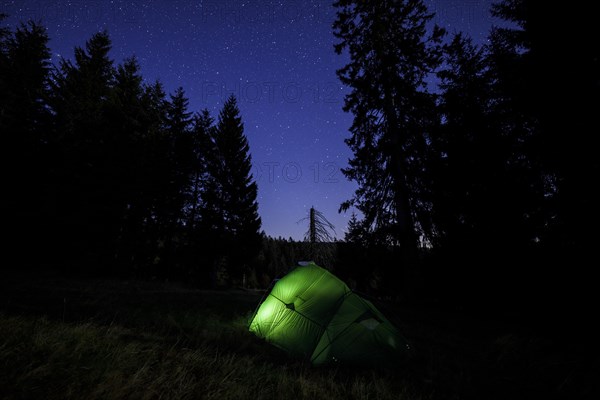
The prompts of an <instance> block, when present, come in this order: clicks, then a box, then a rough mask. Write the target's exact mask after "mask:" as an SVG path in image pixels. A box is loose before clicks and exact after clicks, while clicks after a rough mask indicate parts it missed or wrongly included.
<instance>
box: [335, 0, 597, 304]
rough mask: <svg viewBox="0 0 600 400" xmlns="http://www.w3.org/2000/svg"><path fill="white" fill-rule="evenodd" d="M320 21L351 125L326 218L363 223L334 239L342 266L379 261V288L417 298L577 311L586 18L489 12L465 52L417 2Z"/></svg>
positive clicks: (584, 218) (586, 113)
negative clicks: (384, 260)
mask: <svg viewBox="0 0 600 400" xmlns="http://www.w3.org/2000/svg"><path fill="white" fill-rule="evenodd" d="M334 6H335V7H336V9H337V17H336V21H335V23H334V25H333V28H334V34H335V36H336V38H337V44H336V48H335V50H336V52H337V53H338V54H346V55H347V56H348V57H349V62H348V64H346V65H345V66H344V67H342V68H341V69H340V70H339V71H338V76H339V78H340V80H341V82H342V83H343V84H345V85H347V86H348V87H349V88H350V89H351V92H350V94H349V95H348V96H347V97H346V100H345V106H344V107H345V110H346V111H348V112H350V113H352V114H353V116H354V122H353V125H352V127H351V129H350V133H351V135H350V137H349V138H348V139H347V140H346V143H347V144H348V146H349V147H350V149H351V150H352V151H353V153H354V157H353V158H352V159H351V160H350V163H349V166H348V168H346V169H345V170H344V171H343V172H344V173H345V175H346V176H347V177H348V178H349V179H351V180H354V181H356V182H357V184H358V186H359V188H358V190H357V191H356V193H355V195H354V196H353V198H351V199H350V200H349V201H348V202H346V203H344V204H343V205H342V210H350V209H352V208H353V207H355V208H357V209H358V210H359V211H360V212H361V214H362V215H363V216H364V218H362V219H354V220H353V221H352V224H351V226H350V227H349V235H348V236H347V239H348V241H350V242H354V243H356V244H360V245H361V246H362V248H363V251H362V252H359V253H358V256H360V255H361V254H367V253H365V251H364V250H368V249H369V248H371V249H375V248H377V247H378V246H379V247H383V248H387V249H391V250H392V252H393V253H394V254H395V255H394V257H393V259H394V260H396V264H395V266H394V267H393V268H388V269H387V271H386V272H387V275H386V276H387V277H388V279H386V280H385V281H386V282H387V283H388V285H389V286H390V287H394V286H395V287H398V285H400V286H401V287H402V288H403V289H404V292H405V293H410V292H411V291H412V292H415V291H416V292H418V293H419V294H418V296H423V295H424V293H429V294H430V295H432V296H437V297H441V298H452V299H459V300H464V302H467V303H469V302H471V303H472V302H473V299H477V301H478V302H483V303H486V301H485V300H492V301H497V302H500V303H501V304H504V305H506V304H508V303H510V302H514V303H515V304H520V303H522V302H523V301H524V300H527V301H530V300H532V301H533V302H536V303H537V304H538V305H539V306H540V307H546V306H547V303H545V302H547V301H551V304H563V305H564V304H573V299H584V298H586V299H589V297H588V296H591V293H592V292H593V289H592V288H591V287H589V286H587V283H586V277H588V276H589V273H590V272H589V268H588V267H586V265H588V262H587V261H586V260H589V259H594V258H596V257H597V255H596V254H595V251H596V247H597V246H598V239H599V237H600V235H599V234H598V227H599V226H600V207H599V205H600V191H598V190H597V188H596V185H597V183H598V182H600V179H599V178H600V157H598V148H597V146H596V145H595V143H597V140H596V136H597V135H598V132H600V121H599V119H598V111H599V110H600V80H599V76H600V45H599V43H598V41H599V39H598V35H597V34H596V33H597V32H594V31H593V29H594V28H593V27H594V26H595V25H596V23H595V22H594V21H593V19H592V18H590V17H589V16H590V10H586V9H585V7H582V6H581V7H580V6H575V5H573V6H565V7H547V6H545V5H544V4H541V3H540V2H535V1H530V0H503V1H500V2H498V3H496V4H494V5H493V6H492V9H491V14H492V15H493V16H494V17H495V18H497V25H496V26H494V27H493V28H492V30H491V31H490V33H489V35H488V38H487V41H486V42H485V44H484V45H481V46H480V45H476V44H474V42H473V40H472V39H471V38H469V37H468V36H467V35H465V34H463V33H456V32H454V33H453V32H446V31H445V30H444V29H442V28H440V27H438V26H437V25H435V24H434V23H433V19H434V15H433V13H431V12H430V10H428V8H427V6H426V4H425V2H424V1H421V0H410V1H407V0H392V1H379V0H367V1H364V0H338V1H336V2H335V4H334ZM575 44H576V45H575ZM432 82H436V85H432ZM433 86H435V87H433ZM355 259H356V258H355ZM582 295H583V296H584V297H582ZM575 302H577V301H575ZM582 304H585V303H584V302H579V304H578V307H580V306H582Z"/></svg>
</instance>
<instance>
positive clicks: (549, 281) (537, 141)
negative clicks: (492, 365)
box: [490, 0, 600, 309]
mask: <svg viewBox="0 0 600 400" xmlns="http://www.w3.org/2000/svg"><path fill="white" fill-rule="evenodd" d="M492 11H493V14H494V15H495V16H496V17H500V18H503V19H505V20H507V21H510V22H511V25H510V26H509V27H506V28H496V29H494V30H493V31H492V34H491V36H490V39H491V49H490V62H491V63H492V67H493V71H494V73H495V74H496V86H495V89H496V90H497V94H498V96H497V97H498V98H499V99H500V100H502V101H501V102H500V101H498V103H499V108H500V109H501V110H503V111H504V113H503V114H501V117H502V118H499V119H500V122H501V123H503V125H502V126H504V127H506V131H507V132H509V134H511V135H513V137H515V138H516V140H518V143H519V150H521V151H519V152H517V154H518V155H520V156H521V157H520V158H521V160H519V162H518V163H513V165H514V164H516V165H523V161H522V160H524V161H525V162H526V164H525V165H526V166H527V167H529V170H533V171H534V172H536V173H537V175H538V182H539V183H537V182H533V179H531V177H530V176H531V175H532V174H529V175H527V174H521V175H522V176H525V182H526V183H528V184H529V185H530V186H532V185H535V186H534V190H535V193H540V194H541V195H537V197H534V198H533V199H534V201H532V202H531V206H530V207H529V210H527V211H528V212H527V214H526V217H527V219H528V221H529V220H531V219H532V215H533V216H534V217H535V218H533V220H534V221H537V220H538V219H539V220H540V222H539V223H537V224H536V225H537V227H536V229H535V230H533V229H532V231H533V234H532V235H531V237H532V240H533V241H534V242H535V243H536V245H535V246H534V248H536V249H537V248H540V247H541V249H542V250H543V251H544V253H545V255H544V257H547V258H546V259H547V260H549V264H552V265H560V266H563V265H569V266H571V268H569V272H568V273H567V272H566V270H565V269H563V268H562V267H560V268H547V266H546V265H543V266H541V265H540V267H538V269H537V270H536V271H535V274H534V275H533V277H532V281H536V280H537V281H538V282H539V280H540V279H542V280H544V282H545V283H543V284H537V285H538V286H539V288H543V289H544V290H546V291H547V296H538V298H540V299H545V300H549V299H555V298H556V297H555V293H556V292H558V291H560V292H562V293H565V294H566V295H565V296H564V298H569V299H577V298H579V299H581V296H589V295H590V293H591V292H593V291H594V289H593V288H591V287H587V288H586V286H585V284H586V281H587V282H591V281H592V280H591V279H586V276H587V273H588V269H587V268H586V267H585V265H586V262H585V261H583V260H586V259H587V258H589V257H595V256H596V254H595V248H596V247H597V243H598V241H599V240H600V230H599V229H598V226H599V225H600V208H599V207H598V206H597V205H598V204H599V203H600V195H599V192H598V190H596V188H595V184H594V182H598V181H599V179H600V158H599V157H598V156H597V147H598V145H597V142H598V141H597V140H596V136H597V132H598V131H600V121H599V120H598V117H597V114H598V110H599V109H600V83H599V82H600V81H599V80H598V76H600V39H599V38H598V34H597V31H596V26H597V23H596V21H595V18H596V17H595V15H594V13H592V12H590V10H588V9H586V8H585V7H583V6H572V7H552V8H546V7H544V6H543V5H542V4H539V3H538V2H535V1H530V0H505V1H501V2H500V3H498V4H496V5H494V7H493V9H492ZM557 21H560V22H559V23H557ZM531 166H533V168H531ZM540 198H541V200H539V199H540ZM532 210H533V211H532ZM538 216H539V217H538ZM544 253H542V254H544ZM539 259H540V258H539V257H538V258H536V260H539ZM542 259H543V258H542ZM530 265H531V266H536V265H537V263H530ZM591 303H593V302H592V301H578V302H577V307H576V308H579V307H580V305H583V304H591ZM564 304H567V303H564V302H563V303H562V304H561V305H564ZM570 309H573V308H570Z"/></svg>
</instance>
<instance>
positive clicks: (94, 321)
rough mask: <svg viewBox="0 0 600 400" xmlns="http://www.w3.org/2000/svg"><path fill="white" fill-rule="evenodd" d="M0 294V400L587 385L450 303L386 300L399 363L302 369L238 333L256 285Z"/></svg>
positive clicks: (54, 283)
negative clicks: (402, 349)
mask: <svg viewBox="0 0 600 400" xmlns="http://www.w3.org/2000/svg"><path fill="white" fill-rule="evenodd" d="M0 289H2V293H1V295H0V398H2V399H122V398H127V399H158V398H160V399H197V398H205V399H276V398H296V399H297V398H302V399H328V400H336V399H409V400H413V399H450V398H454V399H455V398H473V399H484V398H485V399H501V398H538V397H540V396H544V397H545V398H553V397H555V396H556V397H559V396H560V397H562V396H565V395H567V396H571V395H577V397H585V395H586V394H588V393H590V390H591V389H590V388H589V387H588V386H586V385H585V384H584V382H587V380H585V378H586V373H585V372H584V373H583V375H581V374H580V372H582V371H585V369H584V364H583V363H584V359H583V358H582V357H581V356H580V355H579V356H578V354H577V352H576V351H574V350H573V349H572V348H567V347H568V346H556V342H555V340H554V339H552V338H549V337H544V336H543V335H539V334H537V333H536V332H535V331H532V330H529V329H525V328H523V327H522V326H521V325H511V324H506V323H502V324H500V323H498V322H495V321H491V320H487V321H486V320H479V319H477V318H475V317H473V316H468V315H466V314H464V313H458V312H456V311H449V310H444V311H439V310H433V309H427V308H418V307H408V306H395V307H389V306H387V307H386V309H387V312H388V314H389V313H391V314H393V315H392V317H393V319H394V321H395V322H396V324H398V326H399V327H400V329H401V331H402V332H403V334H404V335H405V336H406V337H407V338H408V339H409V341H410V342H411V344H412V345H413V348H414V354H412V355H411V357H410V359H407V360H405V362H403V363H402V364H401V365H397V366H395V367H393V368H385V369H384V368H382V369H368V368H359V367H348V366H343V365H329V366H325V367H313V366H311V365H310V363H308V362H306V361H304V360H293V359H289V358H288V357H287V356H286V355H285V354H284V353H282V352H281V351H280V350H278V349H277V348H274V347H273V346H271V345H269V344H268V343H265V342H263V341H262V340H260V339H258V338H256V337H255V336H254V335H253V334H251V333H250V332H248V330H247V323H248V319H249V318H250V316H251V315H252V313H253V311H254V309H255V307H256V306H257V304H258V303H259V301H260V299H261V297H262V296H263V294H264V292H262V291H253V290H241V289H236V290H233V289H230V290H213V291H207V290H197V289H194V288H190V287H186V286H185V285H181V284H175V283H168V282H166V283H165V282H140V281H118V280H78V279H63V278H58V277H43V278H42V277H40V278H38V279H31V278H25V277H23V276H18V275H17V276H8V277H6V279H4V280H3V283H2V284H1V285H0ZM560 349H562V350H560ZM567 350H568V351H567ZM587 374H588V375H589V377H590V378H591V372H588V373H587Z"/></svg>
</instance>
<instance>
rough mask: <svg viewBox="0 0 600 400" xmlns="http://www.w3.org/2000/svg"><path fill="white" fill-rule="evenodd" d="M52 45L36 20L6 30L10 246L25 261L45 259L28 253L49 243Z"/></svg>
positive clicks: (2, 98)
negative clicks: (47, 217) (49, 84)
mask: <svg viewBox="0 0 600 400" xmlns="http://www.w3.org/2000/svg"><path fill="white" fill-rule="evenodd" d="M2 19H3V18H1V17H0V21H1V20H2ZM47 44H48V36H47V34H46V30H45V29H44V28H43V27H42V26H40V25H38V24H36V23H33V22H30V23H28V24H21V25H20V26H19V27H17V28H16V30H15V31H14V33H13V32H11V31H10V30H8V29H5V28H2V29H1V30H0V93H1V94H0V132H1V139H2V149H3V152H2V167H3V168H2V170H3V172H2V176H3V178H4V179H3V180H2V181H3V192H4V193H5V200H6V208H5V211H6V212H7V215H5V227H6V228H7V237H8V238H9V245H8V246H6V248H7V249H10V250H12V251H15V252H16V254H17V259H19V260H22V261H24V262H27V260H26V259H27V258H29V257H33V258H35V257H36V256H41V255H40V254H39V252H34V253H32V252H30V251H28V250H27V249H28V248H29V246H31V245H32V244H33V243H45V240H46V236H47V235H48V233H49V232H48V228H49V227H48V221H47V219H46V218H45V216H46V215H47V211H46V210H47V208H48V207H49V204H48V202H47V201H46V197H47V196H46V193H47V192H48V190H50V188H49V187H48V185H47V184H46V182H47V177H48V168H47V161H48V159H47V157H48V148H47V139H48V133H49V131H50V129H51V114H50V112H49V111H48V107H47V104H48V103H47V101H48V82H49V72H50V60H49V59H50V50H49V49H48V46H47ZM44 249H46V247H45V246H44ZM29 261H32V260H29ZM33 261H36V260H33ZM37 261H39V260H37Z"/></svg>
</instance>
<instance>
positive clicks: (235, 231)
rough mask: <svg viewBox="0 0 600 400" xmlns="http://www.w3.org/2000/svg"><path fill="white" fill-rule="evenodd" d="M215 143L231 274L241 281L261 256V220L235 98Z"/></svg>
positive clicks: (225, 112)
mask: <svg viewBox="0 0 600 400" xmlns="http://www.w3.org/2000/svg"><path fill="white" fill-rule="evenodd" d="M215 144H216V149H217V154H218V161H217V163H216V165H217V166H218V167H217V168H218V169H217V171H216V174H217V177H218V185H219V200H220V208H221V210H222V214H221V215H222V217H223V220H222V224H223V228H224V233H225V240H224V243H226V244H227V245H228V246H229V247H228V250H227V253H228V255H229V260H230V262H229V267H230V272H231V273H232V276H236V275H237V277H238V278H239V277H240V276H241V274H242V272H243V271H244V270H245V268H246V267H247V266H248V265H249V263H250V262H251V261H252V259H253V258H254V257H255V256H256V255H257V253H258V249H259V246H260V241H261V238H260V226H261V220H260V217H259V215H258V204H257V202H256V197H257V190H258V188H257V186H256V182H254V180H253V177H252V161H251V156H250V147H249V145H248V140H247V139H246V136H245V135H244V125H243V123H242V119H241V116H240V111H239V109H238V106H237V101H236V99H235V97H234V96H231V97H229V99H228V100H227V101H226V102H225V104H224V105H223V109H222V110H221V112H220V114H219V121H218V123H217V127H216V132H215Z"/></svg>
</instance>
